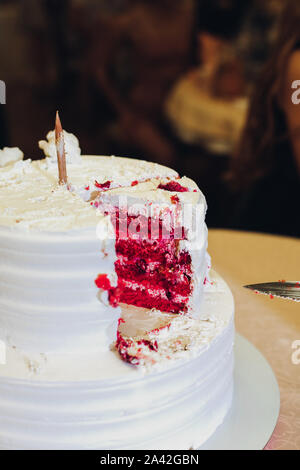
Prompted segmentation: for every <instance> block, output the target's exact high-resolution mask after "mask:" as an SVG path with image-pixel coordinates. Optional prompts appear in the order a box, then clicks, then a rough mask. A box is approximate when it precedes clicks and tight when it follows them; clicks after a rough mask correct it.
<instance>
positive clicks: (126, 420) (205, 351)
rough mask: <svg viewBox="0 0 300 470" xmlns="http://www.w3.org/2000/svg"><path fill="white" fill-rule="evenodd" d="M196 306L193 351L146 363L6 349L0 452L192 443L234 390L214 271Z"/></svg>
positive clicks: (226, 307) (225, 291) (228, 297)
mask: <svg viewBox="0 0 300 470" xmlns="http://www.w3.org/2000/svg"><path fill="white" fill-rule="evenodd" d="M199 310H200V316H199V320H195V322H197V321H199V322H202V324H203V325H204V330H205V332H206V333H205V334H203V335H202V334H201V335H200V340H198V341H196V344H197V348H196V349H195V347H187V348H186V351H181V354H180V355H179V356H178V357H176V358H175V359H174V358H172V357H168V360H162V362H161V364H159V363H156V364H155V365H154V366H153V367H152V368H151V367H148V368H145V367H138V366H134V365H131V364H128V363H126V362H123V361H122V360H121V359H120V356H119V355H118V352H117V351H107V352H106V353H103V352H101V353H100V352H99V353H97V352H92V353H91V352H89V353H84V352H83V351H78V353H76V354H74V353H69V354H53V353H52V354H45V353H44V354H39V355H35V356H32V355H28V354H26V353H25V352H22V351H18V350H16V349H15V348H14V349H8V350H7V361H6V365H0V449H105V450H112V449H142V450H147V449H162V450H164V449H196V448H197V447H199V446H200V445H201V444H203V443H204V442H205V441H206V440H207V439H208V438H209V437H210V436H211V435H212V434H213V433H214V431H215V430H216V428H217V427H218V426H219V425H220V424H221V423H222V422H223V420H224V418H225V416H226V414H227V412H228V411H229V409H230V406H231V402H232V394H233V362H234V360H233V342H234V318H233V317H234V302H233V298H232V294H231V292H230V290H229V288H228V286H227V285H226V283H225V282H224V281H223V280H222V279H221V278H220V276H218V275H217V274H216V273H214V272H212V274H211V282H209V283H208V284H207V285H206V286H205V291H204V301H203V303H202V305H201V306H200V307H199ZM195 326H196V324H195ZM197 327H198V329H199V325H198V326H197ZM193 343H195V338H194V339H193ZM194 346H195V344H194Z"/></svg>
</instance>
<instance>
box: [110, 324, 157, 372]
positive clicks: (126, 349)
mask: <svg viewBox="0 0 300 470" xmlns="http://www.w3.org/2000/svg"><path fill="white" fill-rule="evenodd" d="M138 346H144V347H146V348H148V349H149V352H150V351H157V350H158V343H157V341H156V340H154V341H150V340H147V339H141V340H138V341H132V340H130V339H125V338H124V337H123V336H122V335H121V333H120V332H119V331H117V341H116V348H117V351H118V353H119V354H120V356H121V358H122V359H123V361H125V362H127V363H128V364H133V365H135V366H137V365H139V364H140V361H141V360H143V359H144V360H146V361H149V360H150V362H152V363H154V362H155V361H154V360H153V359H151V358H149V357H147V356H146V355H145V354H144V353H143V352H142V348H139V347H138ZM131 347H133V350H132V352H130V348H131Z"/></svg>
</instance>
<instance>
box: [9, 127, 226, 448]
mask: <svg viewBox="0 0 300 470" xmlns="http://www.w3.org/2000/svg"><path fill="white" fill-rule="evenodd" d="M47 138H48V141H47V142H46V141H42V142H40V146H41V147H42V148H43V149H44V151H45V153H46V158H45V159H44V160H41V161H38V162H31V161H30V160H26V161H22V160H19V161H17V162H12V163H11V164H9V162H8V161H7V160H18V159H19V158H21V154H18V155H17V154H16V153H15V154H14V152H11V155H9V158H8V155H7V153H6V154H5V155H4V154H3V161H5V165H6V166H4V167H3V168H2V169H0V205H1V212H0V261H1V268H2V269H1V272H0V335H1V336H0V339H1V340H2V341H3V342H5V344H6V352H7V354H6V364H5V365H0V448H2V449H189V448H196V447H197V446H199V445H200V444H201V443H203V442H204V441H205V440H207V438H208V437H209V436H210V435H211V434H212V433H213V432H214V430H215V429H216V427H217V426H218V425H219V424H220V423H221V422H222V421H223V419H224V417H225V415H226V413H227V411H228V410H229V408H230V404H231V399H232V386H233V375H232V372H233V349H232V348H233V334H234V324H233V310H234V307H233V300H232V296H231V293H230V291H229V289H228V287H227V286H226V284H225V283H224V281H223V280H222V279H221V278H220V277H219V276H218V275H217V274H216V273H214V272H213V271H211V272H210V275H209V274H208V271H209V264H210V261H209V257H208V256H207V253H206V248H207V229H206V226H205V212H206V203H205V199H204V196H203V195H202V193H201V192H200V190H199V189H198V187H197V186H196V184H195V183H194V182H193V181H191V180H189V179H188V178H181V179H180V178H179V176H178V174H177V173H176V172H175V171H173V170H171V169H169V168H165V167H163V166H160V165H157V164H153V163H148V162H144V161H140V160H134V159H128V158H119V157H103V156H81V155H80V149H79V147H78V143H77V140H76V138H75V137H74V136H72V135H69V134H67V133H65V143H66V155H67V169H68V185H65V186H59V185H58V184H57V162H56V154H55V145H54V142H53V133H50V134H48V136H47ZM4 156H5V158H4ZM0 165H1V152H0Z"/></svg>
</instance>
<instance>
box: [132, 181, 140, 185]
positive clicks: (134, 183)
mask: <svg viewBox="0 0 300 470" xmlns="http://www.w3.org/2000/svg"><path fill="white" fill-rule="evenodd" d="M137 184H139V182H138V181H137V180H135V181H132V183H131V186H136V185H137Z"/></svg>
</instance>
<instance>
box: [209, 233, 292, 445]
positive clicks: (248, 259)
mask: <svg viewBox="0 0 300 470" xmlns="http://www.w3.org/2000/svg"><path fill="white" fill-rule="evenodd" d="M208 247H209V248H208V251H209V253H210V255H211V257H212V266H213V268H214V269H215V270H216V271H217V272H218V273H219V274H221V276H222V277H223V278H224V279H225V280H226V282H227V283H228V285H229V286H230V288H231V290H232V292H233V295H234V298H235V304H236V310H235V311H236V329H237V331H238V332H239V333H241V334H242V335H243V336H245V337H246V338H247V339H249V341H251V342H252V343H253V344H254V345H255V346H256V347H257V348H258V349H259V350H260V351H261V352H262V353H263V355H264V356H265V357H266V359H267V360H268V361H269V363H270V365H271V366H272V368H273V371H274V372H275V375H276V377H277V380H278V384H279V387H280V394H281V410H280V417H279V420H278V423H277V426H276V429H275V432H274V434H273V436H272V438H271V440H270V442H269V443H268V445H267V446H266V448H267V449H294V450H296V449H297V450H299V449H300V364H298V365H297V364H296V363H295V362H298V361H295V352H296V350H295V349H293V347H292V345H293V343H294V342H295V341H297V340H298V341H300V303H297V302H292V301H289V300H283V299H278V298H274V299H270V298H269V297H268V296H265V295H257V294H255V293H254V292H251V291H249V290H247V289H244V288H243V287H242V286H243V285H245V284H254V283H259V282H267V281H278V280H293V281H300V240H297V239H293V238H288V237H277V236H272V235H264V234H257V233H249V232H238V231H229V230H228V231H227V230H209V245H208ZM298 348H299V347H298ZM293 353H294V356H293ZM298 358H299V359H300V353H299V354H298Z"/></svg>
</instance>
